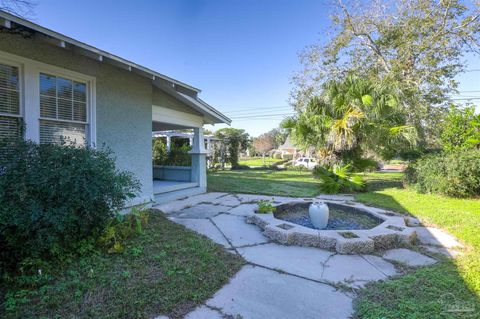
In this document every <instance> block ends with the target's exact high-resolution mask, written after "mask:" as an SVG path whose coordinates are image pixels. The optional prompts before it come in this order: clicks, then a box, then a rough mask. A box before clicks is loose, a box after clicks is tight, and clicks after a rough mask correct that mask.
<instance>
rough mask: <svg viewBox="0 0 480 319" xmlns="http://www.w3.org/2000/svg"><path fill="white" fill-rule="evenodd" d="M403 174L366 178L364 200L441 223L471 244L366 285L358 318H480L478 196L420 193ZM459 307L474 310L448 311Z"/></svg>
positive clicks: (429, 223)
mask: <svg viewBox="0 0 480 319" xmlns="http://www.w3.org/2000/svg"><path fill="white" fill-rule="evenodd" d="M401 177H402V175H401V174H396V173H391V174H384V173H372V174H367V175H366V176H365V178H366V180H367V185H368V192H366V193H360V194H357V195H356V199H357V200H358V201H361V202H365V203H368V204H372V205H375V206H379V207H385V208H389V209H392V210H395V211H398V212H401V213H405V214H409V215H413V216H415V217H417V218H419V219H420V220H421V221H422V222H423V223H424V224H426V225H432V226H437V227H440V228H442V229H444V230H446V231H448V232H450V233H451V234H453V235H454V236H456V237H457V238H458V239H459V240H460V241H462V242H463V243H464V244H465V245H467V247H468V248H467V251H466V252H465V254H464V255H463V256H461V257H459V258H456V259H454V260H449V259H445V260H443V261H442V262H440V263H439V264H437V265H434V266H432V267H427V268H422V269H419V270H415V271H413V272H410V273H408V274H407V275H406V276H403V277H400V278H398V279H395V280H389V281H386V282H379V283H373V284H369V285H367V289H365V290H362V291H361V293H360V296H359V298H358V299H357V301H356V305H357V306H356V310H357V314H356V315H357V316H358V317H360V318H392V319H393V318H479V317H480V316H479V315H478V314H479V313H480V232H479V229H480V200H478V199H455V198H449V197H444V196H439V195H432V194H418V193H417V192H416V191H415V190H413V189H409V188H403V187H402V184H401ZM453 305H459V306H460V307H463V309H465V310H469V309H473V310H474V311H476V312H470V311H467V312H465V313H454V312H448V309H449V307H450V306H453Z"/></svg>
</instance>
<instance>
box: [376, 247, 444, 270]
mask: <svg viewBox="0 0 480 319" xmlns="http://www.w3.org/2000/svg"><path fill="white" fill-rule="evenodd" d="M383 258H385V259H387V260H393V261H398V262H401V263H404V264H406V265H407V266H410V267H420V266H428V265H432V264H434V263H436V262H437V261H436V260H435V259H433V258H430V257H427V256H425V255H422V254H420V253H417V252H415V251H412V250H410V249H405V248H397V249H390V250H387V251H386V252H385V254H383Z"/></svg>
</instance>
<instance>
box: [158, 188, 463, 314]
mask: <svg viewBox="0 0 480 319" xmlns="http://www.w3.org/2000/svg"><path fill="white" fill-rule="evenodd" d="M321 198H322V199H324V200H329V201H332V202H333V201H334V202H339V203H349V204H352V203H353V198H352V197H351V196H348V195H340V196H335V195H328V196H327V195H323V196H321ZM258 200H273V201H274V202H276V203H285V202H288V201H292V200H311V199H303V198H289V197H279V196H259V195H244V194H238V195H237V194H227V193H207V194H201V195H197V196H191V197H188V198H185V199H182V200H177V201H174V202H170V203H167V204H163V205H158V206H156V207H155V208H156V209H159V210H161V211H162V212H163V213H165V214H166V215H167V216H168V218H169V219H171V220H172V221H174V222H176V223H179V224H181V225H184V226H185V227H187V228H189V229H191V230H193V231H195V232H197V233H200V234H202V235H204V236H206V237H208V238H210V239H211V240H213V241H214V242H216V243H218V244H220V245H223V246H224V247H225V248H226V249H228V250H229V251H231V252H232V253H235V254H239V255H241V256H242V257H243V258H244V259H245V260H246V263H247V264H246V265H245V266H244V267H243V268H242V269H241V270H240V271H239V272H238V273H237V274H236V275H235V276H234V277H233V278H232V279H231V280H230V282H229V283H228V284H227V285H225V286H224V287H223V288H222V289H220V290H219V291H218V292H217V293H216V294H215V295H214V296H213V297H212V298H211V299H209V300H207V301H206V302H205V304H204V305H202V306H200V307H198V308H197V309H195V310H194V311H193V312H191V313H190V314H188V315H187V316H186V318H189V319H214V318H226V317H229V318H230V317H233V318H236V317H237V316H238V317H239V318H243V319H248V318H252V319H255V318H329V319H330V318H331V319H334V318H349V317H350V315H351V314H352V311H353V308H352V301H353V298H354V297H355V291H356V289H358V288H361V287H362V286H363V285H365V284H366V283H368V282H370V281H376V280H386V279H388V278H389V277H392V276H399V275H401V271H400V270H399V269H397V268H396V265H402V264H403V265H407V266H410V267H420V266H427V265H431V264H433V263H435V262H436V260H435V259H434V258H432V257H429V256H425V255H423V254H420V253H419V252H416V251H413V250H409V249H405V248H397V249H390V250H386V251H383V252H382V254H379V255H374V254H371V253H369V254H358V255H342V254H338V253H337V252H335V251H329V250H324V249H319V248H316V247H300V246H288V245H282V244H279V243H277V242H273V241H272V240H271V239H270V238H268V237H266V236H264V232H263V230H262V229H261V228H260V227H258V226H256V225H252V224H248V223H247V222H246V221H247V218H249V217H251V216H253V215H254V214H255V209H256V208H257V205H256V204H255V202H256V201H258ZM353 204H355V203H353ZM369 209H372V211H375V210H379V209H376V208H372V207H369ZM379 211H380V210H379ZM381 211H382V212H384V211H383V210H381ZM406 224H407V225H408V224H409V223H406ZM404 225H405V224H404ZM407 225H405V227H408V226H407ZM412 226H415V227H409V228H411V230H412V231H413V230H415V231H416V232H418V233H419V234H420V235H419V240H420V243H421V244H422V246H420V249H423V251H426V252H428V251H431V252H433V253H441V251H439V250H441V249H449V251H452V249H453V248H459V247H460V246H461V244H460V243H458V242H457V241H456V240H455V239H454V238H453V237H451V236H450V235H448V234H446V233H443V232H441V231H440V230H438V229H431V228H424V227H420V226H419V225H418V223H412ZM443 243H445V246H446V247H443V246H442V244H443ZM433 255H435V254H433Z"/></svg>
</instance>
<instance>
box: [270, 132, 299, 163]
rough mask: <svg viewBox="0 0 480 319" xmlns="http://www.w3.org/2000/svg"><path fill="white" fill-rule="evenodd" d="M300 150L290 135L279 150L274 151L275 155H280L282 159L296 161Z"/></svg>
mask: <svg viewBox="0 0 480 319" xmlns="http://www.w3.org/2000/svg"><path fill="white" fill-rule="evenodd" d="M298 151H299V150H298V148H297V147H296V146H295V145H293V143H292V141H291V139H290V135H288V136H287V138H286V139H285V142H284V143H283V144H282V145H280V146H279V147H278V148H277V149H275V150H273V152H272V153H273V154H276V155H279V156H280V157H281V158H282V159H287V158H290V159H294V158H296V157H297V153H298Z"/></svg>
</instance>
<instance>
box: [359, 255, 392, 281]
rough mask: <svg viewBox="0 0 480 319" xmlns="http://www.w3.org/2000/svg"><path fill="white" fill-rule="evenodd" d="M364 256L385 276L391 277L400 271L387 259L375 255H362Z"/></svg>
mask: <svg viewBox="0 0 480 319" xmlns="http://www.w3.org/2000/svg"><path fill="white" fill-rule="evenodd" d="M362 257H363V259H365V260H366V261H368V262H369V263H370V264H371V265H372V266H373V267H375V268H377V269H378V270H379V271H380V272H381V273H382V274H384V275H385V276H387V277H391V276H395V275H398V271H397V270H396V269H395V266H394V265H393V264H391V263H389V262H388V261H386V260H385V259H383V258H380V257H378V256H374V255H362Z"/></svg>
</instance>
